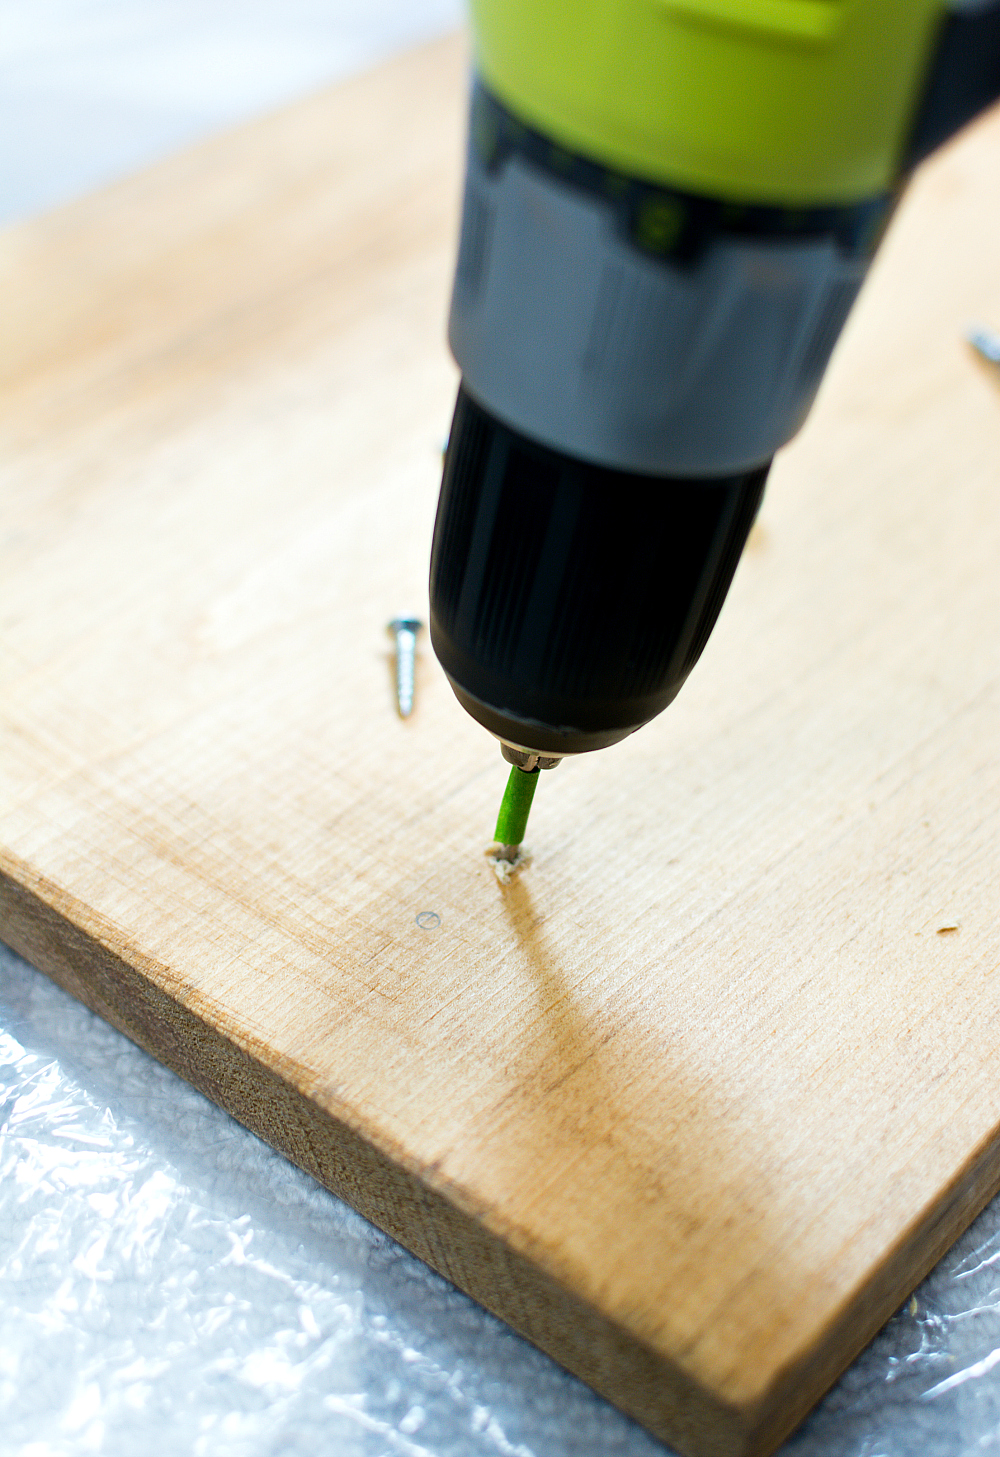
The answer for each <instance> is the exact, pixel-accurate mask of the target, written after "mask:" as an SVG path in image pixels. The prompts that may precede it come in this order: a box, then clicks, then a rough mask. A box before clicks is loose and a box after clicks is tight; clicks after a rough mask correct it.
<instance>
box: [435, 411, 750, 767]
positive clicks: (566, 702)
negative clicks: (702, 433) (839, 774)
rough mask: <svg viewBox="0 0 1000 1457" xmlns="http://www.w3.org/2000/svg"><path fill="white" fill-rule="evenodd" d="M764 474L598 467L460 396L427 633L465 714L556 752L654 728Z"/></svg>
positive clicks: (729, 564)
mask: <svg viewBox="0 0 1000 1457" xmlns="http://www.w3.org/2000/svg"><path fill="white" fill-rule="evenodd" d="M767 471H768V467H767V466H766V465H765V466H761V467H759V468H758V469H756V470H753V471H748V472H746V473H744V474H741V475H737V476H727V477H724V478H722V479H718V480H705V479H699V480H695V481H689V480H677V479H673V478H670V477H656V476H641V475H633V474H630V473H627V472H624V471H614V470H609V469H607V468H605V467H603V466H594V465H589V464H587V463H585V462H583V461H579V460H575V459H573V458H571V457H569V456H565V455H561V454H559V453H557V452H556V451H552V450H548V449H547V448H545V447H544V446H541V445H538V444H536V443H534V442H533V441H530V440H528V439H526V438H525V437H524V436H522V435H519V434H518V433H517V432H515V431H513V430H510V429H509V428H508V427H507V426H505V425H503V424H501V423H500V421H498V420H496V419H495V418H493V417H492V416H491V415H489V414H488V413H487V412H486V411H485V410H483V409H482V408H481V407H480V406H479V405H478V404H476V403H475V402H474V401H473V400H472V399H471V398H470V397H469V395H468V394H467V392H466V391H465V390H464V389H463V390H461V391H460V392H459V396H458V401H457V404H456V406H455V417H454V421H453V423H452V429H451V437H450V440H449V443H448V453H447V457H446V460H445V470H444V481H443V483H442V487H441V498H440V501H439V504H438V514H437V521H436V523H435V527H434V544H433V548H432V552H431V582H430V598H431V614H430V627H431V639H432V642H433V645H434V651H435V652H436V653H437V656H438V658H439V659H440V661H441V664H442V666H443V667H444V669H445V672H446V673H447V674H448V676H449V678H450V679H451V681H452V686H453V687H454V688H455V691H456V693H458V695H459V697H460V699H461V700H462V702H463V704H464V705H465V707H466V708H468V709H469V711H470V712H471V713H472V714H473V716H474V717H475V718H477V719H478V720H479V721H480V722H481V723H483V724H484V725H485V726H486V727H487V728H488V729H490V731H491V732H493V733H495V734H497V735H498V736H499V737H500V738H504V739H507V740H508V741H509V742H511V743H515V744H523V745H525V746H526V747H529V748H532V749H536V750H539V751H546V752H551V753H582V752H585V751H587V750H589V749H596V748H603V747H605V746H606V745H607V744H611V743H615V742H616V741H617V740H618V739H622V738H624V737H626V735H627V734H629V733H632V732H634V730H635V729H637V728H640V727H641V726H642V725H643V724H644V723H647V722H648V721H649V720H650V719H651V718H653V717H655V715H656V714H658V713H660V712H661V710H662V709H664V708H666V706H667V704H668V703H670V701H671V700H672V699H673V698H674V697H675V695H676V694H677V692H678V691H679V689H680V687H681V685H682V684H683V682H684V680H685V678H686V677H687V675H688V673H689V672H690V671H691V669H692V668H693V667H694V665H695V663H696V662H697V660H698V658H699V657H700V655H701V652H702V649H703V648H704V646H705V643H706V641H707V639H708V636H709V633H710V632H711V630H712V628H713V626H714V625H715V620H716V618H717V617H718V615H719V611H720V609H721V607H722V603H723V601H724V599H725V596H726V593H727V591H728V590H729V585H730V582H731V581H732V578H733V573H734V572H735V570H736V566H737V563H738V561H739V557H740V553H741V551H742V549H743V545H744V542H745V541H746V538H747V535H748V533H749V531H750V528H751V526H752V525H753V521H754V518H755V516H756V514H757V509H758V507H759V505H760V501H761V497H762V496H763V493H764V482H765V479H766V477H767Z"/></svg>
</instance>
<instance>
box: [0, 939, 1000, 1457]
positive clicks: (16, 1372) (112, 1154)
mask: <svg viewBox="0 0 1000 1457" xmlns="http://www.w3.org/2000/svg"><path fill="white" fill-rule="evenodd" d="M0 1419H2V1420H0V1451H2V1452H4V1453H17V1454H18V1457H64V1454H65V1457H69V1454H73V1457H77V1454H85V1453H100V1454H102V1457H118V1454H121V1457H126V1454H127V1457H134V1454H135V1453H136V1452H156V1453H157V1457H173V1454H178V1457H179V1454H185V1457H187V1454H195V1457H202V1454H204V1457H209V1454H211V1457H244V1454H245V1457H251V1454H253V1457H257V1454H276V1457H277V1454H280V1457H293V1454H299V1453H301V1454H303V1457H305V1454H307V1453H308V1454H310V1457H312V1454H315V1453H320V1452H322V1453H324V1454H336V1457H354V1454H356V1457H395V1454H399V1457H424V1454H434V1457H438V1454H441V1457H445V1454H455V1457H459V1454H461V1457H487V1454H500V1457H563V1454H565V1457H569V1454H573V1457H614V1454H628V1457H652V1454H655V1453H658V1452H662V1451H663V1450H664V1449H663V1448H662V1447H660V1445H659V1444H658V1443H656V1442H655V1441H654V1440H653V1439H652V1438H651V1437H649V1436H648V1435H646V1434H645V1433H644V1432H643V1431H641V1430H640V1429H639V1428H638V1427H637V1426H635V1425H634V1424H633V1423H631V1422H629V1421H628V1420H627V1419H626V1418H625V1417H623V1416H621V1415H620V1414H619V1413H617V1412H615V1411H614V1410H613V1409H612V1408H611V1407H610V1406H608V1405H607V1404H606V1403H604V1402H602V1401H601V1400H600V1399H599V1398H597V1397H596V1396H594V1395H593V1394H592V1393H591V1392H590V1391H588V1390H587V1388H586V1387H584V1386H583V1385H581V1384H580V1383H579V1382H578V1381H575V1380H574V1379H573V1378H572V1377H570V1376H567V1375H566V1374H565V1373H564V1372H563V1371H561V1370H559V1369H558V1368H557V1367H556V1366H555V1365H554V1364H553V1363H552V1362H551V1361H549V1360H548V1359H547V1358H546V1357H544V1356H542V1355H541V1354H540V1353H539V1352H538V1351H536V1350H534V1349H533V1348H532V1347H531V1346H529V1345H527V1344H526V1343H525V1342H523V1341H521V1340H519V1339H518V1338H517V1337H516V1336H515V1335H513V1334H512V1333H511V1332H510V1331H509V1330H507V1328H506V1327H505V1326H503V1325H502V1324H501V1323H500V1322H499V1321H497V1320H495V1319H493V1318H492V1317H491V1316H489V1315H487V1314H486V1313H485V1312H484V1311H482V1310H481V1309H480V1308H479V1307H478V1306H476V1305H475V1304H473V1302H472V1301H470V1300H468V1299H466V1297H465V1296H463V1295H461V1294H460V1293H459V1292H458V1291H456V1290H454V1289H453V1288H452V1287H451V1286H450V1285H448V1283H447V1282H446V1281H444V1280H442V1279H440V1278H439V1277H438V1276H436V1275H435V1274H433V1273H432V1272H431V1271H430V1270H429V1269H428V1268H427V1267H426V1266H425V1265H423V1264H421V1262H420V1261H419V1260H416V1259H414V1258H413V1257H412V1256H410V1255H408V1254H406V1253H405V1252H404V1251H403V1250H401V1249H400V1248H399V1247H398V1246H397V1245H396V1244H394V1243H393V1241H392V1240H390V1239H388V1238H387V1237H386V1236H385V1235H383V1234H381V1233H380V1232H379V1231H377V1230H375V1229H373V1228H372V1226H371V1225H369V1224H367V1223H366V1222H365V1221H364V1220H362V1219H361V1218H360V1217H359V1216H358V1215H356V1214H354V1213H353V1212H352V1211H351V1210H349V1209H348V1208H347V1207H346V1206H345V1205H343V1204H342V1203H340V1202H339V1200H337V1199H335V1198H334V1197H333V1196H332V1195H330V1194H328V1193H326V1191H325V1190H323V1189H321V1188H319V1187H318V1185H316V1184H315V1183H314V1182H313V1180H312V1179H310V1178H309V1177H308V1176H307V1175H306V1174H303V1173H301V1172H300V1171H299V1170H297V1169H295V1168H293V1167H292V1166H291V1165H290V1164H288V1163H287V1162H286V1161H285V1160H284V1159H283V1158H281V1157H280V1156H279V1155H278V1154H275V1153H274V1152H273V1151H272V1150H270V1149H269V1148H267V1147H266V1145H264V1144H263V1143H261V1142H260V1141H259V1140H258V1139H257V1138H255V1137H254V1136H253V1135H252V1134H250V1133H247V1132H246V1130H245V1129H243V1128H241V1127H240V1126H239V1125H238V1124H236V1123H234V1122H233V1121H232V1119H230V1118H229V1117H227V1116H226V1114H224V1113H222V1112H220V1111H219V1109H217V1108H215V1107H214V1106H213V1105H212V1104H211V1103H209V1102H208V1101H207V1100H206V1099H204V1098H203V1097H202V1096H201V1095H200V1094H198V1093H196V1092H195V1091H194V1090H193V1089H191V1088H189V1087H188V1086H187V1085H186V1084H185V1083H183V1082H181V1081H180V1080H179V1079H178V1078H176V1077H174V1076H173V1074H171V1073H169V1072H167V1071H165V1070H164V1069H163V1068H161V1067H159V1066H158V1064H157V1063H155V1062H154V1061H153V1060H152V1059H151V1058H150V1057H148V1056H147V1055H146V1054H145V1053H143V1052H141V1051H140V1050H139V1049H138V1048H136V1047H133V1046H132V1044H131V1043H130V1042H128V1041H127V1040H126V1039H125V1038H124V1037H122V1036H120V1035H119V1034H118V1033H117V1032H115V1031H113V1030H112V1029H111V1028H110V1027H108V1026H106V1025H105V1024H104V1023H103V1022H101V1021H100V1020H99V1019H98V1018H96V1017H94V1016H92V1015H91V1014H90V1013H89V1012H87V1011H86V1009H85V1008H83V1007H82V1006H80V1005H79V1004H78V1003H76V1002H75V1001H74V1000H73V999H72V998H71V997H69V996H67V995H66V994H65V993H64V992H62V991H60V990H59V988H57V987H56V986H54V985H53V984H52V983H50V982H49V981H48V980H47V979H46V978H45V977H43V976H41V975H40V974H39V973H38V972H35V971H33V970H32V969H31V968H30V967H28V966H26V965H25V963H24V962H22V961H20V960H19V959H18V958H17V957H15V956H14V955H12V954H11V953H10V952H8V951H7V950H6V949H5V948H0ZM787 1450H788V1452H789V1453H794V1454H795V1457H819V1454H827V1453H829V1454H833V1453H836V1454H838V1457H842V1454H843V1457H876V1454H879V1457H897V1454H899V1457H909V1454H911V1453H913V1454H916V1453H920V1454H921V1457H937V1454H940V1457H954V1454H959V1453H961V1454H966V1453H969V1454H971V1453H973V1452H975V1453H977V1454H978V1453H989V1452H993V1451H997V1452H998V1453H1000V1203H995V1204H994V1205H991V1206H990V1207H989V1208H988V1209H987V1210H986V1211H985V1213H984V1214H983V1215H982V1216H981V1217H980V1219H979V1220H978V1221H977V1223H976V1224H975V1225H974V1226H973V1228H972V1229H971V1230H970V1231H969V1233H968V1234H967V1235H966V1236H965V1237H964V1238H963V1239H962V1240H961V1241H960V1242H959V1244H958V1245H957V1246H956V1247H955V1249H954V1250H953V1251H952V1252H951V1253H950V1254H949V1255H948V1256H947V1257H946V1258H945V1260H944V1261H942V1263H941V1265H940V1266H939V1267H938V1269H937V1270H936V1271H935V1272H934V1273H933V1275H932V1276H931V1277H930V1279H928V1280H927V1281H926V1282H925V1283H924V1285H923V1286H922V1287H921V1288H920V1289H919V1290H918V1291H917V1294H916V1296H915V1298H914V1299H913V1300H912V1301H908V1302H907V1304H906V1305H905V1306H904V1308H903V1310H902V1311H900V1312H899V1313H898V1314H897V1315H896V1316H895V1317H894V1318H893V1319H892V1320H891V1321H890V1322H889V1324H888V1326H887V1327H886V1328H885V1330H884V1331H883V1332H882V1334H881V1335H880V1336H879V1337H878V1338H877V1340H876V1341H875V1342H874V1343H873V1344H872V1346H871V1347H869V1349H868V1350H867V1351H866V1352H864V1354H863V1355H862V1356H861V1357H860V1358H859V1359H858V1361H856V1362H855V1364H854V1365H853V1366H852V1367H851V1369H850V1370H849V1371H848V1372H847V1373H846V1375H845V1376H844V1377H843V1379H842V1380H841V1381H840V1382H839V1383H838V1385H837V1386H836V1387H835V1388H834V1389H833V1391H832V1392H831V1393H830V1394H829V1396H828V1397H827V1398H826V1400H825V1401H824V1402H823V1404H822V1405H821V1406H820V1407H819V1408H818V1410H817V1411H816V1412H815V1413H814V1414H813V1416H812V1417H811V1418H810V1419H809V1420H808V1421H807V1423H806V1424H805V1425H804V1426H803V1427H802V1428H801V1429H800V1430H799V1432H798V1433H797V1434H796V1436H795V1437H793V1438H792V1440H791V1442H790V1443H789V1445H788V1449H787Z"/></svg>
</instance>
